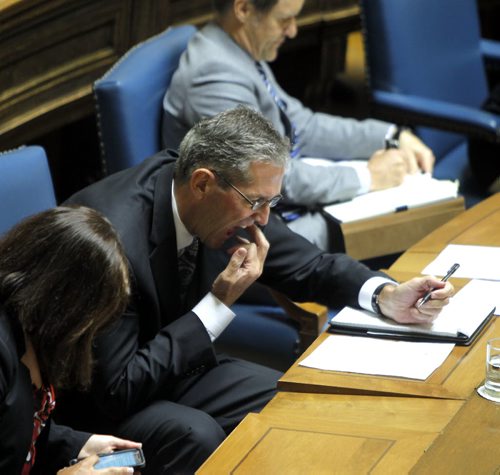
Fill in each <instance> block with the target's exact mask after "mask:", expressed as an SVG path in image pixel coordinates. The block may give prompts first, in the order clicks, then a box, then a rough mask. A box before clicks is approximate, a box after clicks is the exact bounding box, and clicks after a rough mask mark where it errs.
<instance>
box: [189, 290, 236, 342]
mask: <svg viewBox="0 0 500 475" xmlns="http://www.w3.org/2000/svg"><path fill="white" fill-rule="evenodd" d="M193 312H194V313H195V314H196V315H197V316H198V318H199V319H200V320H201V323H203V325H204V326H205V328H206V329H207V332H208V334H209V335H210V340H212V341H214V340H215V339H216V338H217V337H218V336H219V335H220V334H221V333H222V332H223V331H224V330H225V329H226V327H227V326H228V325H229V324H230V323H231V322H232V320H233V318H234V316H235V313H234V312H233V311H231V309H230V308H229V307H226V305H224V304H223V303H222V302H221V301H220V300H219V299H218V298H217V297H216V296H215V295H214V294H212V293H211V292H209V293H208V294H207V295H205V297H203V299H201V301H200V302H198V303H197V304H196V306H195V307H194V308H193Z"/></svg>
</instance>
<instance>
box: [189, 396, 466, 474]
mask: <svg viewBox="0 0 500 475" xmlns="http://www.w3.org/2000/svg"><path fill="white" fill-rule="evenodd" d="M462 405H463V401H451V400H448V401H443V400H435V399H421V398H398V397H377V398H374V397H369V396H343V395H325V394H296V393H280V394H278V395H277V396H276V397H275V398H274V399H273V400H272V401H271V402H270V403H269V405H268V406H267V407H266V408H265V409H264V410H263V412H262V413H261V414H250V415H248V416H247V417H246V418H245V419H244V420H243V422H242V423H241V424H240V425H239V426H238V427H237V428H236V429H235V430H234V431H233V432H232V433H231V436H230V437H229V438H228V439H226V441H225V442H224V443H223V444H222V445H221V446H220V447H219V448H218V449H217V450H216V451H215V452H214V454H212V456H211V457H210V459H209V460H208V461H207V462H206V463H205V464H204V465H203V466H202V467H201V468H200V470H199V471H198V472H197V473H198V474H209V473H218V474H219V473H237V474H256V473H258V474H275V473H287V474H304V473H311V474H312V473H314V474H320V473H342V474H350V473H352V474H359V473H380V474H388V473H394V474H400V473H407V472H408V471H409V470H410V468H411V467H413V466H414V465H415V464H416V463H417V462H418V460H419V459H420V457H421V456H422V454H423V453H424V452H425V450H426V449H427V448H428V447H429V446H430V445H431V444H432V443H433V441H434V440H436V439H437V437H438V436H439V434H440V433H441V432H442V431H443V429H444V428H445V427H446V425H447V423H448V421H449V420H450V419H451V418H452V417H453V416H454V415H455V414H456V413H457V411H458V410H459V409H460V407H461V406H462Z"/></svg>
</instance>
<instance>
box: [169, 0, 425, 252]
mask: <svg viewBox="0 0 500 475" xmlns="http://www.w3.org/2000/svg"><path fill="white" fill-rule="evenodd" d="M303 4H304V0H213V6H214V11H215V21H214V22H211V23H209V24H208V25H206V26H205V27H204V28H202V29H201V30H200V31H199V32H198V33H197V34H195V36H194V37H193V38H192V39H191V41H190V43H189V46H188V48H187V51H186V52H185V53H184V54H183V56H182V57H181V61H180V64H179V67H178V70H177V71H176V73H175V74H174V76H173V79H172V82H171V85H170V88H169V90H168V91H167V93H166V95H165V98H164V117H163V133H162V136H163V145H164V146H165V147H171V148H177V147H178V146H179V143H180V141H181V140H182V138H183V137H184V135H185V134H186V132H187V131H188V130H189V129H190V128H191V127H192V126H193V125H194V124H195V123H196V122H198V121H199V120H200V119H202V118H205V117H211V116H213V115H215V114H217V113H218V112H221V111H223V110H226V109H230V108H233V107H235V106H236V105H238V104H244V105H246V106H249V107H252V108H253V109H255V110H257V111H259V112H261V113H262V114H263V115H264V116H265V117H266V118H267V119H269V120H270V121H271V122H272V123H273V125H274V126H275V127H276V129H277V130H278V131H279V132H280V133H281V134H282V135H284V136H285V135H286V136H288V137H289V139H290V141H291V155H292V157H293V158H294V159H293V160H292V161H291V162H290V166H289V170H288V171H287V173H286V175H285V179H284V182H283V190H282V191H283V194H284V197H285V199H286V201H287V202H288V206H285V207H284V208H283V209H282V210H281V215H282V217H283V218H284V219H285V221H289V223H288V224H289V226H290V228H291V229H293V230H294V231H296V232H298V233H299V234H301V235H303V236H304V237H306V238H307V239H309V240H310V241H311V242H313V243H315V244H316V245H318V246H319V247H320V248H322V249H325V250H328V249H330V248H329V238H328V232H327V225H326V222H325V220H324V218H323V217H322V216H321V215H320V214H319V213H317V212H307V213H305V214H303V215H302V216H301V217H300V218H298V219H295V220H293V218H294V217H296V216H297V214H296V213H295V212H294V213H291V212H290V209H294V208H296V206H294V205H295V204H298V205H302V206H303V208H302V211H304V210H305V209H307V208H309V209H315V208H317V207H318V205H324V204H328V203H332V202H335V201H338V200H347V199H351V198H353V197H354V196H356V195H358V194H361V193H366V192H368V191H374V190H380V189H384V188H389V187H393V186H397V185H399V184H401V182H402V181H403V179H404V176H405V175H406V174H407V173H415V172H417V171H418V170H422V171H424V172H431V171H432V168H433V163H434V156H433V154H432V152H431V150H430V149H429V148H428V147H426V146H425V145H424V144H423V143H422V142H421V141H420V140H419V139H418V138H417V137H416V136H415V135H413V134H412V133H411V132H410V131H408V130H403V131H401V129H397V128H396V127H394V126H392V127H391V124H388V123H385V122H381V121H377V120H370V119H369V120H364V121H357V120H354V119H348V118H341V117H336V116H332V115H328V114H323V113H315V112H313V111H311V110H310V109H308V108H306V107H304V106H303V104H302V103H301V102H300V101H298V100H297V99H295V98H293V97H291V96H289V95H288V94H287V93H286V92H285V91H284V90H283V89H282V88H281V87H280V86H279V84H278V83H277V82H276V79H275V78H274V75H273V73H272V71H271V69H270V68H269V66H268V65H267V63H268V62H272V61H274V60H275V59H276V57H277V56H278V51H279V48H280V47H281V45H282V44H283V42H284V41H285V40H286V39H287V38H293V37H295V35H296V34H297V24H296V17H297V15H298V14H299V12H300V11H301V9H302V6H303ZM297 67H300V65H297ZM386 136H387V137H388V138H392V139H398V140H399V144H400V148H399V149H391V150H384V138H385V137H386ZM310 157H312V158H323V159H328V160H329V164H330V165H333V166H320V167H318V166H313V165H311V164H309V163H306V162H305V161H303V160H301V159H303V158H310ZM316 163H318V161H316Z"/></svg>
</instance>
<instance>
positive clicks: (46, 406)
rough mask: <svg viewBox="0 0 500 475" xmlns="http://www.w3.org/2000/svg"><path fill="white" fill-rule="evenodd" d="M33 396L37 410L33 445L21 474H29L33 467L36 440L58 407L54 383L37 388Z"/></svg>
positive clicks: (34, 417) (34, 421) (34, 415)
mask: <svg viewBox="0 0 500 475" xmlns="http://www.w3.org/2000/svg"><path fill="white" fill-rule="evenodd" d="M33 397H34V400H35V408H36V407H38V408H39V409H38V410H35V413H34V414H33V435H32V437H31V446H30V449H29V451H28V455H27V456H26V462H25V463H24V467H23V471H22V472H21V475H29V473H30V471H31V468H32V467H33V465H34V463H35V456H36V441H37V439H38V436H39V435H40V433H41V432H42V429H43V428H44V427H45V424H46V423H47V420H48V418H49V417H50V413H51V412H52V411H53V410H54V408H55V407H56V395H55V392H54V387H53V386H52V385H49V386H45V385H42V387H41V388H40V389H35V390H34V392H33Z"/></svg>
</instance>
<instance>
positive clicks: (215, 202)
mask: <svg viewBox="0 0 500 475" xmlns="http://www.w3.org/2000/svg"><path fill="white" fill-rule="evenodd" d="M288 145H289V144H288V140H287V139H284V138H283V137H282V136H281V135H280V134H279V133H278V132H277V131H276V130H275V129H274V127H273V126H272V125H271V124H270V123H269V122H268V121H267V120H265V119H264V118H263V117H262V116H261V115H260V114H259V113H257V112H255V111H253V110H250V109H248V108H245V107H239V108H236V109H231V110H228V111H226V112H223V113H220V114H218V115H216V116H214V117H212V118H210V119H205V120H202V121H201V122H199V123H198V124H196V125H195V126H194V127H193V128H192V129H191V130H190V131H189V132H188V134H187V135H186V137H185V138H184V139H183V141H182V143H181V146H180V150H179V157H178V158H177V157H175V156H174V155H172V154H171V153H169V152H168V151H163V152H160V153H159V154H157V155H155V156H154V157H152V158H149V159H147V160H145V161H144V162H143V163H141V164H140V165H138V166H137V167H134V168H130V169H127V170H124V171H122V172H119V173H116V174H115V175H111V176H109V177H107V178H105V179H104V180H102V181H101V182H98V183H95V184H93V185H91V186H90V187H88V188H86V189H84V190H82V191H80V192H78V193H77V194H76V195H74V196H73V197H72V198H71V200H70V202H72V203H81V204H85V205H87V206H90V207H93V208H96V209H98V210H99V211H101V212H102V213H103V214H104V215H105V216H107V217H108V218H109V220H110V221H111V222H112V223H113V225H114V226H115V228H116V229H117V231H118V233H119V235H120V237H121V240H122V242H123V245H124V248H125V252H126V254H127V257H128V260H129V264H130V269H131V271H130V273H131V282H132V296H131V302H130V305H129V307H128V308H127V310H126V311H125V313H124V314H123V316H122V317H121V319H120V321H119V322H118V324H117V325H116V326H115V327H114V328H113V329H112V330H111V331H109V332H108V333H107V334H105V335H103V336H101V337H99V338H98V339H97V343H96V347H95V354H96V361H97V363H96V366H95V371H94V384H93V386H92V388H91V391H90V394H79V395H73V397H72V396H71V395H67V397H66V398H65V400H63V401H62V402H61V405H60V406H59V408H58V411H59V414H61V412H62V413H63V414H64V415H66V417H67V419H66V420H67V421H71V422H72V424H73V426H76V427H80V428H91V429H93V430H96V429H97V428H99V430H100V431H104V430H105V431H107V432H110V433H114V434H117V435H120V436H121V437H127V438H130V439H133V440H138V441H141V442H142V445H143V450H144V452H145V456H146V460H147V461H148V464H147V467H146V469H145V471H143V472H142V473H143V474H162V473H192V472H194V471H195V470H196V469H197V468H198V467H199V465H200V464H201V463H202V462H203V461H204V460H205V459H206V457H208V455H210V453H211V452H212V451H213V450H214V449H215V448H216V447H217V446H218V445H219V444H220V443H221V442H222V440H223V439H224V437H225V436H226V434H228V433H229V432H231V430H232V429H233V428H234V427H236V425H237V424H238V423H239V422H240V421H241V420H242V419H243V418H244V417H245V415H246V414H248V413H249V412H258V411H260V410H261V409H262V408H263V407H264V406H265V405H266V403H267V402H268V401H269V400H270V399H271V398H272V397H273V396H274V394H275V391H276V383H277V380H278V378H279V377H280V373H279V372H277V371H275V370H272V369H269V368H266V367H264V366H260V365H257V364H253V363H249V362H247V361H243V360H240V359H236V358H232V357H228V356H223V355H218V354H216V353H215V350H214V346H213V342H214V340H216V339H217V338H218V336H219V335H220V334H221V333H222V331H223V330H224V329H225V328H226V327H227V325H228V324H229V322H231V320H232V319H233V318H238V316H235V315H234V313H233V312H232V311H231V309H230V307H231V305H232V304H233V303H234V302H235V301H236V300H237V299H238V298H239V297H240V295H241V294H242V293H243V292H244V291H245V290H246V289H247V288H248V286H250V285H251V284H252V283H253V282H254V281H255V280H256V279H259V280H260V281H261V282H262V283H264V284H266V285H269V286H271V287H273V288H275V289H276V290H278V291H280V292H282V293H284V294H286V295H288V296H289V297H291V298H292V299H294V300H297V301H310V300H315V301H318V302H320V303H323V304H325V305H329V306H332V307H340V306H343V305H351V306H356V307H360V306H361V307H364V308H366V309H371V308H372V302H376V304H377V305H378V306H379V308H380V310H381V311H382V312H383V313H384V314H385V315H387V316H388V317H390V318H393V319H395V320H398V321H401V322H422V321H429V320H432V319H433V318H434V317H435V316H436V315H437V314H438V313H439V311H440V309H441V307H442V306H443V305H445V304H446V303H447V299H448V297H449V296H450V295H451V293H452V289H453V287H452V286H451V285H450V284H449V283H444V282H439V281H438V280H437V279H435V278H432V277H424V278H416V279H412V280H411V281H409V282H408V283H404V284H401V285H399V286H398V285H396V284H395V283H394V281H392V280H390V279H389V278H388V277H387V276H386V275H384V274H382V273H379V272H374V271H371V270H370V269H368V268H367V267H366V266H364V265H362V264H360V263H359V262H357V261H355V260H353V259H352V258H350V257H348V256H346V255H345V254H328V253H325V252H323V251H321V250H319V249H318V248H317V247H316V246H314V245H313V244H311V243H310V242H309V241H307V240H306V239H304V238H302V237H301V236H299V235H297V234H295V233H294V232H293V231H291V230H290V229H289V228H288V227H287V226H286V225H285V224H284V223H283V222H282V221H281V220H280V219H279V218H278V217H277V216H275V215H274V214H271V213H270V207H271V206H274V205H275V204H276V203H277V201H278V200H279V198H280V195H279V193H280V190H281V185H282V181H283V175H284V172H285V167H286V165H287V162H288V157H289V148H288ZM176 158H177V159H176ZM198 240H199V245H198V246H195V248H197V251H198V255H197V258H196V259H195V260H194V261H192V264H193V265H192V268H193V270H194V275H193V277H192V278H191V279H190V280H189V279H186V281H187V282H190V283H189V284H188V288H187V291H184V290H183V288H181V287H183V285H182V284H181V281H184V280H185V279H183V278H182V279H181V278H180V273H181V271H180V269H178V266H179V268H180V267H181V265H180V262H181V260H183V257H184V256H185V255H186V253H188V251H187V249H191V248H192V246H191V245H192V243H193V242H197V241H198ZM223 246H225V247H227V252H226V254H225V255H226V264H225V265H226V267H225V268H224V269H223V270H222V272H221V273H220V274H218V275H217V276H216V277H215V279H214V280H213V281H212V282H210V283H209V284H208V285H206V286H205V285H204V283H203V282H202V281H201V277H203V275H204V273H203V269H200V263H201V262H203V261H202V257H203V256H202V254H203V253H205V252H206V251H207V250H208V249H211V250H213V252H217V251H216V250H218V249H221V248H223ZM184 249H186V251H184ZM189 254H190V253H189ZM194 254H195V252H194V253H193V255H194ZM178 256H179V257H178ZM182 267H183V266H182ZM182 274H184V272H182ZM207 287H208V288H207ZM430 288H435V289H436V290H435V291H434V292H433V297H432V299H431V300H429V301H428V302H427V303H426V304H425V305H422V306H421V307H420V308H416V306H415V304H416V303H417V302H418V301H419V300H420V299H421V298H422V297H423V295H424V294H425V293H426V292H427V290H429V289H430ZM182 295H185V296H186V297H185V298H182V297H181V296H182ZM374 297H376V298H374ZM377 308H378V307H377ZM77 396H78V397H77ZM72 402H73V404H75V405H76V408H77V410H71V407H72ZM84 409H85V410H84ZM68 416H72V417H68Z"/></svg>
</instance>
